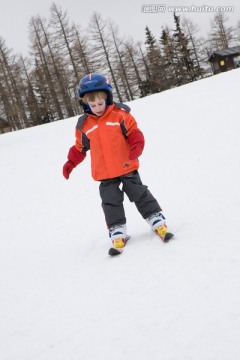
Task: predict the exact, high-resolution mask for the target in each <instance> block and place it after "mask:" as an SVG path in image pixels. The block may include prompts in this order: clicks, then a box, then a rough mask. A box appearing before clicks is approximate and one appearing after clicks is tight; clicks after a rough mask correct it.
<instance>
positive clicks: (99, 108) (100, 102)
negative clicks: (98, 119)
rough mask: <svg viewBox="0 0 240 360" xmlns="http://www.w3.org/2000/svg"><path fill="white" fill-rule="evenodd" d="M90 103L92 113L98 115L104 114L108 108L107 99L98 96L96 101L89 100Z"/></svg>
mask: <svg viewBox="0 0 240 360" xmlns="http://www.w3.org/2000/svg"><path fill="white" fill-rule="evenodd" d="M88 105H89V106H90V109H91V111H92V113H93V114H95V115H97V116H102V115H103V114H104V112H105V110H106V101H105V100H104V99H100V98H98V97H97V98H96V99H95V100H94V101H89V102H88Z"/></svg>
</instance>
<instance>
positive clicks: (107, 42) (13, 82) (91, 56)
mask: <svg viewBox="0 0 240 360" xmlns="http://www.w3.org/2000/svg"><path fill="white" fill-rule="evenodd" d="M173 22H174V29H170V28H169V27H167V26H166V27H162V28H161V32H160V34H159V38H158V39H157V38H156V37H155V36H153V34H152V32H151V30H150V28H149V27H148V26H146V28H145V31H146V40H145V43H144V44H141V43H140V42H137V41H134V40H133V39H132V38H128V39H126V38H123V37H122V36H121V35H120V33H119V28H118V26H117V25H116V24H114V23H113V22H112V21H111V20H105V19H103V18H102V16H101V15H100V14H98V13H94V14H93V15H92V17H91V19H90V23H91V26H90V25H89V27H88V28H87V29H82V28H81V27H80V26H79V25H77V24H75V23H71V22H70V21H69V18H68V14H67V11H63V10H62V8H61V7H59V6H58V5H56V4H55V3H52V5H51V8H50V18H49V19H46V18H42V17H40V16H33V17H32V18H31V20H30V23H29V29H30V39H29V40H30V56H29V58H26V57H23V56H21V55H20V56H19V55H15V54H13V52H12V50H10V49H9V48H8V47H7V45H6V43H5V41H4V39H2V38H1V37H0V118H2V119H4V120H6V121H7V122H8V123H9V125H10V128H11V130H12V131H14V130H19V129H23V128H26V127H31V126H35V125H40V124H44V123H48V122H52V121H56V120H59V119H63V118H67V117H71V116H74V115H77V114H79V112H80V107H79V102H78V96H77V87H78V82H79V80H80V79H81V77H83V76H84V75H86V74H87V73H91V72H98V73H102V74H104V75H106V76H107V77H108V78H109V80H110V81H111V82H112V84H113V87H114V98H115V99H116V100H117V101H120V102H124V101H130V100H134V99H136V98H139V97H144V96H147V95H150V94H154V93H157V92H160V91H164V90H167V89H170V88H173V87H176V86H180V85H182V84H186V83H189V82H192V81H196V80H198V79H201V78H203V77H206V76H209V75H211V69H210V65H209V64H208V61H207V59H208V57H209V56H210V54H211V53H212V51H214V50H216V49H219V48H226V47H230V46H233V45H237V44H238V43H239V40H240V23H239V24H238V25H237V27H236V28H235V29H234V28H232V27H229V26H227V25H226V22H227V18H226V17H225V15H224V14H223V13H218V14H216V15H215V17H214V19H213V20H212V22H211V31H210V34H209V38H208V39H207V40H206V39H204V38H203V37H199V36H198V29H197V26H196V25H195V24H193V23H192V22H191V21H190V20H188V19H184V20H183V21H182V19H181V18H180V16H177V15H176V14H174V15H173Z"/></svg>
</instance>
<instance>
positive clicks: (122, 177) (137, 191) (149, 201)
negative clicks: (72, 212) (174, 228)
mask: <svg viewBox="0 0 240 360" xmlns="http://www.w3.org/2000/svg"><path fill="white" fill-rule="evenodd" d="M78 94H79V97H80V104H81V106H82V107H83V110H84V113H85V114H84V115H82V116H81V117H80V118H79V120H78V123H77V126H76V133H75V135H76V143H75V145H74V146H72V147H71V148H70V150H69V153H68V161H67V162H66V163H65V165H64V166H63V175H64V177H65V178H66V179H68V178H69V175H70V173H71V171H72V170H73V169H74V168H75V167H76V166H77V165H78V164H80V163H81V162H82V161H83V160H84V158H85V157H86V152H87V151H88V150H90V153H91V170H92V177H93V179H94V180H96V181H100V186H99V190H100V196H101V199H102V208H103V211H104V215H105V219H106V223H107V227H108V229H109V236H110V239H111V240H112V243H113V247H114V248H115V249H119V250H121V248H123V247H124V245H125V243H126V237H127V235H126V217H125V212H124V207H123V195H124V192H125V193H126V194H127V196H128V198H129V200H130V201H131V202H134V203H135V205H136V207H137V210H138V211H139V212H140V214H141V215H142V217H143V218H144V219H146V220H147V222H148V223H149V225H150V226H151V228H152V230H154V231H156V232H157V233H158V234H159V235H160V237H161V238H162V239H163V240H164V237H165V234H166V233H167V226H166V221H165V217H164V216H163V214H162V213H161V210H162V209H161V207H160V206H159V204H158V202H157V200H156V199H155V198H154V197H153V195H152V194H151V193H150V191H149V190H148V188H147V186H146V185H143V184H142V181H141V179H140V176H139V173H138V168H139V161H138V157H139V156H140V155H141V154H142V151H143V148H144V137H143V134H142V132H141V131H140V130H139V128H138V125H137V123H136V120H135V119H134V117H133V116H132V115H131V114H130V108H129V107H128V106H127V105H124V104H119V103H114V102H113V96H112V86H111V84H110V83H109V81H108V80H107V79H106V78H105V77H104V76H102V75H100V74H94V73H93V74H89V75H86V76H85V77H84V78H82V79H81V81H80V83H79V89H78ZM120 184H122V190H121V189H120V187H119V186H120Z"/></svg>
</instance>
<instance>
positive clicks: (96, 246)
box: [0, 70, 240, 360]
mask: <svg viewBox="0 0 240 360" xmlns="http://www.w3.org/2000/svg"><path fill="white" fill-rule="evenodd" d="M239 94H240V70H233V71H231V72H228V73H225V74H221V75H217V76H214V77H211V78H208V79H204V80H201V81H198V82H196V83H192V84H188V85H185V86H182V87H180V88H176V89H173V90H168V91H166V92H163V93H160V94H156V95H152V96H149V97H146V98H143V99H138V100H135V101H133V102H131V103H129V105H130V106H131V108H132V114H133V115H134V116H135V117H136V119H137V121H138V124H139V127H140V128H141V129H142V131H143V132H144V135H145V138H146V147H145V151H144V153H143V155H142V156H141V158H140V162H141V166H140V174H141V177H142V180H143V182H144V183H146V184H147V185H148V186H149V189H150V190H151V191H152V192H153V194H154V196H155V197H156V198H157V199H158V200H159V202H160V205H161V206H162V208H163V209H164V214H165V215H166V217H167V221H168V226H169V229H170V230H171V231H172V232H174V233H175V235H176V236H175V239H174V240H172V241H171V242H169V244H163V243H162V242H161V241H160V240H159V238H158V237H157V236H156V235H155V234H154V233H152V232H151V230H150V229H149V227H148V225H147V224H146V222H145V221H144V220H142V219H141V217H140V215H139V214H138V212H137V210H136V208H135V206H134V205H133V204H131V203H130V202H129V201H128V199H127V198H126V197H125V208H126V214H127V219H128V223H127V225H128V232H129V233H130V234H131V236H132V238H131V241H129V243H128V245H127V247H126V249H125V252H124V253H123V254H122V255H121V256H120V257H117V258H109V257H108V255H107V252H108V248H109V246H110V241H109V239H108V237H107V229H106V227H105V222H104V218H103V214H102V209H101V202H100V198H99V194H98V183H96V182H94V181H93V180H92V178H91V174H90V161H89V156H88V157H87V159H86V160H85V162H84V163H83V164H81V165H79V167H78V168H76V169H75V170H74V172H73V173H72V174H71V178H70V179H69V180H68V181H66V180H65V179H64V178H63V177H62V174H61V173H62V165H63V163H64V162H65V160H66V155H67V152H68V149H69V147H70V146H72V144H73V143H74V127H75V124H76V121H77V117H74V118H70V119H66V120H62V121H58V122H56V123H51V124H48V125H42V126H39V127H35V128H31V129H26V130H21V131H19V132H15V133H11V134H4V135H1V136H0V169H1V180H0V181H1V187H0V189H1V202H0V219H1V232H0V234H1V235H0V248H1V251H0V290H1V296H0V337H1V344H0V359H1V360H80V359H81V360H96V359H98V360H122V359H124V360H146V359H149V360H159V359H161V360H187V359H189V360H190V359H191V360H216V359H218V360H226V359H231V360H237V359H238V358H239V354H240V342H239V333H240V308H239V303H240V285H239V274H240V261H239V253H240V241H239V234H240V221H239V213H240V192H239V183H240V167H239V163H240V141H239V134H240V122H239Z"/></svg>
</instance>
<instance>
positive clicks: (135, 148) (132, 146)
mask: <svg viewBox="0 0 240 360" xmlns="http://www.w3.org/2000/svg"><path fill="white" fill-rule="evenodd" d="M128 143H129V159H130V160H135V159H137V158H138V157H139V156H140V155H141V154H142V152H143V148H144V136H143V133H142V132H141V131H140V130H139V129H138V130H135V131H133V132H132V133H131V134H130V135H129V136H128Z"/></svg>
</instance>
